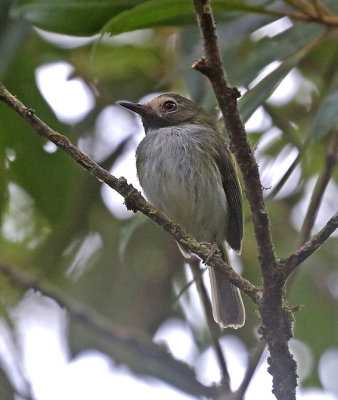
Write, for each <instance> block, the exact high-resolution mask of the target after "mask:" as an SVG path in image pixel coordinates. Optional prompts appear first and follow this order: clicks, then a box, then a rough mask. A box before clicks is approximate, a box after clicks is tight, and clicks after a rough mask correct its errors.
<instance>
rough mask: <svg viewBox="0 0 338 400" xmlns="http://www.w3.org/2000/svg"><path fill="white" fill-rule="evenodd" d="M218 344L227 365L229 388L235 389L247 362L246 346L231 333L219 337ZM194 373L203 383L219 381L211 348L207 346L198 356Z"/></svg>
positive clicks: (238, 384)
mask: <svg viewBox="0 0 338 400" xmlns="http://www.w3.org/2000/svg"><path fill="white" fill-rule="evenodd" d="M220 344H221V347H222V350H223V352H224V356H225V359H226V363H227V365H228V366H229V374H230V386H231V389H232V390H236V389H237V388H238V387H239V386H240V383H241V381H242V379H243V378H244V374H245V369H246V366H247V362H248V353H247V350H246V347H245V345H244V344H243V342H242V341H241V340H240V339H239V338H237V337H236V336H232V335H226V336H223V337H222V338H221V339H220ZM196 373H197V377H198V379H199V380H200V381H201V382H202V383H204V384H205V385H210V384H212V383H215V382H220V380H221V372H220V368H219V365H218V362H217V359H216V357H215V350H214V349H213V348H211V347H209V348H208V349H207V350H205V351H204V352H203V353H202V354H201V355H200V356H199V357H198V359H197V361H196ZM256 395H257V393H256ZM260 398H261V397H260Z"/></svg>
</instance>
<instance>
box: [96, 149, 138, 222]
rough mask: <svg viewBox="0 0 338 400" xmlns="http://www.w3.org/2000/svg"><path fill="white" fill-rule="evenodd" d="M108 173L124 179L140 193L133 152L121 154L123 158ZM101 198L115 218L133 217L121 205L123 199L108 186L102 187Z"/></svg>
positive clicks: (130, 212) (131, 213)
mask: <svg viewBox="0 0 338 400" xmlns="http://www.w3.org/2000/svg"><path fill="white" fill-rule="evenodd" d="M110 173H111V174H113V175H115V176H116V177H118V178H119V177H121V176H123V177H125V178H126V179H127V181H128V183H131V184H132V185H133V186H134V188H135V189H137V190H140V191H142V188H141V185H140V184H139V182H138V178H137V173H136V163H135V150H130V151H129V152H127V153H125V154H123V157H120V158H119V159H118V160H117V162H116V163H115V165H114V167H113V169H112V170H111V171H110ZM101 196H102V199H103V202H104V204H105V205H106V207H107V208H108V210H109V211H110V212H111V213H112V214H113V215H114V216H115V217H116V218H120V219H127V218H130V217H132V216H133V215H134V213H133V212H132V211H129V210H127V208H126V206H125V205H124V204H123V202H124V199H123V197H122V196H121V195H120V194H119V193H117V192H116V191H115V190H113V189H112V188H110V187H109V186H108V185H102V188H101Z"/></svg>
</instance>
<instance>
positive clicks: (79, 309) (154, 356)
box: [0, 262, 218, 398]
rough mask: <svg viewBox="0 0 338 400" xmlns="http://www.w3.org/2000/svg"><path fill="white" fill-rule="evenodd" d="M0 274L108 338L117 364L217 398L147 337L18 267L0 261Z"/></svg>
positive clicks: (208, 396)
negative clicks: (54, 302)
mask: <svg viewBox="0 0 338 400" xmlns="http://www.w3.org/2000/svg"><path fill="white" fill-rule="evenodd" d="M0 273H1V274H3V275H5V276H7V277H8V278H9V279H10V280H11V281H12V282H13V284H14V285H15V286H17V287H19V288H21V289H24V290H27V289H34V290H37V291H39V292H40V293H42V294H43V295H45V296H48V297H50V298H52V299H54V300H55V301H56V302H57V303H58V304H59V305H60V306H61V307H63V308H65V309H66V310H67V312H68V313H69V315H70V316H71V317H73V318H75V319H77V320H79V321H81V322H82V323H84V324H86V325H87V327H90V328H92V329H93V330H94V331H95V332H96V333H98V334H99V335H101V336H102V337H106V338H108V339H109V344H110V349H111V351H112V354H113V355H114V357H115V359H116V360H117V361H118V362H125V363H126V364H127V365H129V366H131V367H132V368H133V369H134V370H136V371H137V372H139V373H140V372H141V373H143V374H149V375H151V376H154V377H157V378H159V379H163V380H164V381H166V382H169V383H170V384H172V385H173V386H175V387H177V388H179V389H181V390H184V391H185V392H187V393H190V394H194V395H197V396H206V397H207V398H215V397H216V396H217V393H218V388H216V387H215V386H212V387H208V386H204V385H202V384H201V383H200V382H199V381H198V380H197V379H196V376H195V372H194V371H193V370H192V369H191V368H190V367H189V366H188V365H186V364H184V363H183V362H181V361H178V360H176V359H174V358H173V357H172V356H171V355H170V354H169V353H168V352H167V350H166V349H164V348H163V347H162V346H159V345H156V344H154V343H152V342H151V340H150V338H147V337H143V336H142V335H140V334H138V335H136V334H135V332H131V331H129V330H127V329H125V328H121V327H116V326H115V325H113V324H112V323H111V322H110V321H108V320H107V319H105V318H104V317H103V316H102V315H100V314H99V313H98V312H97V311H95V310H94V309H93V308H91V307H89V306H86V305H84V304H82V303H79V302H77V301H75V300H74V299H70V298H68V297H67V296H66V295H65V294H64V293H62V292H61V291H60V290H59V289H58V288H57V287H55V286H53V285H51V284H50V283H48V282H46V281H43V280H41V279H38V278H35V277H32V276H30V275H28V274H27V273H24V272H23V271H21V270H19V269H18V268H14V267H13V266H10V265H7V264H5V263H2V262H0Z"/></svg>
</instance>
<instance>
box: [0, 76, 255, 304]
mask: <svg viewBox="0 0 338 400" xmlns="http://www.w3.org/2000/svg"><path fill="white" fill-rule="evenodd" d="M0 99H1V100H2V101H4V102H5V103H6V104H8V106H9V107H11V108H12V109H13V110H14V111H16V112H17V113H18V114H19V115H20V117H22V118H23V119H24V120H26V121H27V122H28V123H29V125H31V126H32V127H33V128H34V129H35V131H36V132H37V133H38V134H39V135H41V136H43V137H46V138H47V139H49V140H50V141H51V142H53V143H54V144H55V145H56V146H57V147H59V148H60V149H62V150H63V151H65V152H66V153H67V154H68V155H69V156H70V157H71V158H73V159H74V160H75V161H76V162H77V163H78V164H80V165H81V166H82V167H83V168H85V169H86V170H88V171H89V172H90V173H91V174H92V175H94V176H95V177H96V178H97V179H98V180H99V181H100V182H105V183H106V184H107V185H108V186H110V187H111V188H112V189H114V190H116V191H117V192H118V193H119V194H120V195H121V196H123V197H124V199H125V204H126V207H127V208H128V209H131V210H133V211H134V212H136V211H140V212H142V213H143V214H145V215H146V216H147V217H149V218H150V219H152V220H153V221H154V222H155V223H157V224H158V225H159V226H160V227H162V228H163V229H164V230H165V231H167V232H168V233H170V235H171V236H173V237H174V239H175V240H177V241H178V242H180V243H181V244H183V245H184V246H185V247H188V248H189V249H190V250H191V251H192V252H193V253H194V254H196V255H197V256H199V257H200V258H201V259H202V260H203V261H204V262H205V261H206V260H208V265H210V266H211V267H213V268H216V269H217V270H219V271H220V272H222V273H223V274H225V275H226V276H227V278H228V279H229V281H230V282H231V283H233V284H234V285H235V286H237V287H238V288H239V289H241V290H242V292H243V293H245V294H246V295H247V296H248V297H250V298H251V300H253V301H254V302H255V303H258V302H259V300H260V297H261V296H260V294H259V292H260V289H259V288H257V287H256V286H255V285H253V284H252V283H250V282H249V281H247V280H246V279H244V278H242V277H241V276H240V275H239V274H237V273H236V272H235V271H234V270H233V269H232V268H231V266H230V265H228V264H227V263H225V262H224V261H223V260H222V257H221V253H220V252H219V251H216V252H215V254H213V255H212V256H211V257H210V250H209V248H208V246H206V245H204V244H201V243H198V242H197V241H196V239H194V238H193V237H192V236H191V235H189V234H188V233H187V232H185V231H184V230H183V229H182V228H181V227H180V226H179V225H177V224H175V223H174V222H172V221H171V220H170V219H169V218H168V217H167V216H166V215H164V214H163V213H162V212H160V211H159V210H157V209H156V208H155V207H153V206H151V205H150V204H149V203H148V202H147V201H146V200H145V198H144V197H143V196H142V195H141V193H140V192H138V191H137V190H136V189H135V188H134V187H133V186H132V185H130V184H128V182H127V181H126V179H125V178H123V177H121V178H116V177H115V176H113V175H111V174H109V172H108V171H106V170H105V169H103V168H102V167H100V166H99V165H98V164H97V163H96V162H94V161H93V160H91V159H90V158H89V157H88V156H86V155H85V154H83V153H82V152H81V151H80V150H79V149H78V148H77V147H76V146H74V145H73V144H72V143H71V142H70V140H69V139H68V138H66V137H65V136H63V135H61V134H60V133H58V132H56V131H54V130H53V129H52V128H50V127H49V126H48V125H47V124H46V123H45V122H43V121H42V120H40V119H39V118H38V117H37V116H36V114H35V112H34V111H33V110H32V109H30V108H27V107H26V106H25V105H24V104H23V103H21V102H20V101H19V100H18V99H17V98H16V97H15V96H13V95H12V94H11V93H10V92H9V91H8V90H7V89H6V88H5V86H4V85H3V84H2V83H0Z"/></svg>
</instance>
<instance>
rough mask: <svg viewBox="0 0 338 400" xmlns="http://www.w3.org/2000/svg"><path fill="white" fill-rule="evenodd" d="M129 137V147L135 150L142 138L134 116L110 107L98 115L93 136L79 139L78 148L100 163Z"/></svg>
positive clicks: (120, 109) (119, 108) (142, 134)
mask: <svg viewBox="0 0 338 400" xmlns="http://www.w3.org/2000/svg"><path fill="white" fill-rule="evenodd" d="M129 136H132V138H131V141H130V142H131V143H129V147H130V146H131V147H132V149H133V150H135V149H136V145H137V143H138V142H139V141H140V140H141V139H142V137H143V136H144V133H143V131H142V130H141V129H140V124H139V123H138V122H137V119H136V116H134V115H133V114H131V112H128V111H127V110H126V109H124V108H122V107H120V106H115V105H110V106H107V107H105V108H104V109H103V110H102V111H101V112H100V114H99V115H98V117H97V119H96V122H95V134H94V135H93V134H92V132H90V135H88V136H83V137H81V138H80V139H79V141H78V147H79V149H80V150H81V151H83V152H84V153H86V154H88V155H89V156H90V157H91V158H93V159H94V160H95V161H97V162H102V161H103V160H105V159H106V158H107V157H108V156H109V155H110V154H112V153H113V152H114V150H115V149H116V148H117V147H118V145H119V144H120V143H121V142H122V141H123V140H125V139H126V138H127V137H129Z"/></svg>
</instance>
